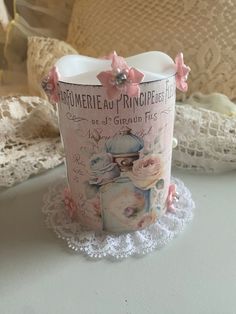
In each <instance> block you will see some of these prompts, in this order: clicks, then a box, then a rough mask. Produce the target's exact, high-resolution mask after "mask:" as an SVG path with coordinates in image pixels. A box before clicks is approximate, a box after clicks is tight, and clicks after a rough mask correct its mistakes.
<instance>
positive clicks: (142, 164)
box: [128, 155, 162, 190]
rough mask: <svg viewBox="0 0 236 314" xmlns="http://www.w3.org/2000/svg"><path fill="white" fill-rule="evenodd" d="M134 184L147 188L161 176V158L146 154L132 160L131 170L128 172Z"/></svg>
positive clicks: (153, 184)
mask: <svg viewBox="0 0 236 314" xmlns="http://www.w3.org/2000/svg"><path fill="white" fill-rule="evenodd" d="M128 175H129V177H130V179H131V180H132V181H133V183H134V185H135V186H137V187H138V188H140V189H143V190H148V189H150V188H152V187H154V186H155V184H156V183H157V181H158V180H159V179H160V178H161V175H162V167H161V160H160V158H159V157H157V156H156V155H147V156H145V157H143V158H142V159H138V160H135V161H134V162H133V168H132V171H131V172H130V173H129V174H128Z"/></svg>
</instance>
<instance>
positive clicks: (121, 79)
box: [115, 72, 127, 85]
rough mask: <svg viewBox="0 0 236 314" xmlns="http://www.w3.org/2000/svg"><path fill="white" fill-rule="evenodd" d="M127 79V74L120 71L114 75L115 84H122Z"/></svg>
mask: <svg viewBox="0 0 236 314" xmlns="http://www.w3.org/2000/svg"><path fill="white" fill-rule="evenodd" d="M126 81H127V75H126V74H125V73H123V72H120V73H118V74H117V75H116V77H115V84H116V85H123V84H124V83H125V82H126Z"/></svg>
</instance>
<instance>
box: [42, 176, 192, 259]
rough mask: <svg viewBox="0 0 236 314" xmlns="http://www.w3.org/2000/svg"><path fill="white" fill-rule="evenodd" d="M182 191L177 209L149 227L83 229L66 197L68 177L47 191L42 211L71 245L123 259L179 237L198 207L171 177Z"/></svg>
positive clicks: (100, 255) (90, 254) (85, 251)
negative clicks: (114, 230)
mask: <svg viewBox="0 0 236 314" xmlns="http://www.w3.org/2000/svg"><path fill="white" fill-rule="evenodd" d="M172 182H173V183H175V184H176V187H177V192H178V194H179V200H178V202H175V204H174V205H175V208H176V211H175V213H166V214H165V215H164V216H163V217H161V218H160V219H159V220H158V222H156V223H155V224H153V225H151V226H149V227H148V228H146V229H144V230H140V231H136V232H131V233H124V234H109V233H105V232H103V233H99V234H97V233H95V232H94V231H86V230H84V229H83V228H82V227H81V226H80V224H79V223H78V222H75V221H72V220H71V218H70V217H69V215H68V212H67V211H66V208H65V206H64V201H63V191H64V188H65V184H66V183H65V178H63V179H61V180H60V182H58V183H57V184H56V185H54V186H52V187H50V188H49V190H48V192H47V193H46V194H45V195H44V199H43V201H44V205H43V208H42V212H43V214H44V215H45V221H46V225H47V226H48V228H50V229H52V230H53V231H54V232H55V233H56V235H57V236H58V237H59V238H61V239H63V240H65V241H66V244H67V246H68V247H69V248H71V249H72V250H74V251H76V252H81V253H83V254H84V255H85V256H88V257H90V258H94V259H100V258H112V259H121V258H125V257H128V256H132V255H133V256H139V255H144V254H147V253H149V252H151V251H153V250H154V249H161V248H162V247H163V246H165V245H166V244H167V243H168V242H169V241H171V240H172V239H173V238H174V237H176V236H177V235H178V234H179V233H180V232H181V231H182V230H183V228H184V227H185V225H186V224H187V223H188V222H190V221H191V219H192V218H193V209H194V208H195V204H194V201H193V200H192V197H191V193H190V191H189V190H188V189H187V188H186V186H185V185H184V183H183V182H182V181H181V180H179V179H176V178H172Z"/></svg>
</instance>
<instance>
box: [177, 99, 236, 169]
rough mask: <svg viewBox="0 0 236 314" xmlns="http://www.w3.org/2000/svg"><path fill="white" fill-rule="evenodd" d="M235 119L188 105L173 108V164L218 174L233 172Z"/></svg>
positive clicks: (235, 163) (234, 164) (235, 161)
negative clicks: (174, 138)
mask: <svg viewBox="0 0 236 314" xmlns="http://www.w3.org/2000/svg"><path fill="white" fill-rule="evenodd" d="M235 135H236V117H229V116H227V115H224V114H221V113H219V112H214V111H210V110H206V109H204V108H197V107H192V106H189V105H187V104H185V105H177V106H176V116H175V126H174V136H175V137H176V138H177V139H178V145H177V147H176V148H175V149H174V150H173V158H172V165H173V166H174V167H178V168H182V169H190V170H195V171H199V172H208V173H217V172H222V171H229V170H233V169H236V136H235Z"/></svg>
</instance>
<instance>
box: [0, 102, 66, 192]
mask: <svg viewBox="0 0 236 314" xmlns="http://www.w3.org/2000/svg"><path fill="white" fill-rule="evenodd" d="M62 161H63V150H62V145H61V141H60V137H59V131H58V126H57V117H56V112H55V110H54V109H53V107H52V105H51V104H50V103H49V102H47V101H45V100H43V99H40V98H38V97H2V98H0V169H1V171H0V187H9V186H12V185H13V184H16V183H19V182H21V181H24V180H26V179H28V178H29V177H30V176H31V175H33V174H38V173H41V172H43V171H45V170H47V169H50V168H53V167H55V166H57V165H59V164H60V163H61V162H62Z"/></svg>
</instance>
